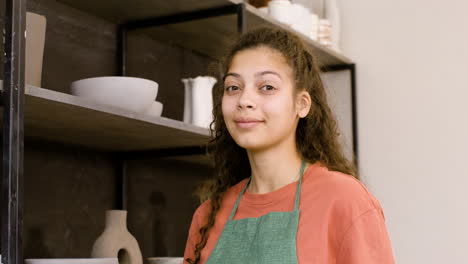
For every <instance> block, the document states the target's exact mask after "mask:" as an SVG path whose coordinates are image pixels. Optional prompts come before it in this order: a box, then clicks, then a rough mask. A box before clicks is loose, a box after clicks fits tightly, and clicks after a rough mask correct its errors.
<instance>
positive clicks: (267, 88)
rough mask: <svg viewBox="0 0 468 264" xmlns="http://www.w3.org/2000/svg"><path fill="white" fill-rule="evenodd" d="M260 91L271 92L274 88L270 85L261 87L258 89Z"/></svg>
mask: <svg viewBox="0 0 468 264" xmlns="http://www.w3.org/2000/svg"><path fill="white" fill-rule="evenodd" d="M260 89H261V90H264V91H273V90H275V87H273V86H271V85H264V86H262V87H260Z"/></svg>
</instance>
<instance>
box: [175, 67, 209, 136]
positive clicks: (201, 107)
mask: <svg viewBox="0 0 468 264" xmlns="http://www.w3.org/2000/svg"><path fill="white" fill-rule="evenodd" d="M182 82H183V83H184V85H185V91H186V93H185V100H184V101H185V104H184V122H187V123H191V124H193V125H196V126H200V127H204V128H209V126H210V123H211V122H212V121H213V96H212V90H213V86H214V85H215V84H216V82H217V80H216V78H214V77H211V76H197V77H195V78H186V79H182Z"/></svg>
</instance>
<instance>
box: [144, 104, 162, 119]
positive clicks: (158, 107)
mask: <svg viewBox="0 0 468 264" xmlns="http://www.w3.org/2000/svg"><path fill="white" fill-rule="evenodd" d="M162 111H163V104H162V103H161V102H158V101H155V102H153V104H151V106H150V107H149V108H148V110H146V114H147V115H150V116H161V114H162Z"/></svg>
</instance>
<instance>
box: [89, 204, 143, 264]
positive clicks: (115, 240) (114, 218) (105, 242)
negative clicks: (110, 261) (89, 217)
mask: <svg viewBox="0 0 468 264" xmlns="http://www.w3.org/2000/svg"><path fill="white" fill-rule="evenodd" d="M91 257H92V258H118V259H119V263H120V264H142V263H143V257H142V255H141V251H140V247H139V246H138V242H137V241H136V239H135V238H134V237H133V236H132V234H130V232H128V229H127V211H123V210H108V211H106V227H105V229H104V232H103V233H102V234H101V236H99V237H98V239H97V240H96V242H94V245H93V249H92V252H91Z"/></svg>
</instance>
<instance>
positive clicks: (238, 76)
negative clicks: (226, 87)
mask: <svg viewBox="0 0 468 264" xmlns="http://www.w3.org/2000/svg"><path fill="white" fill-rule="evenodd" d="M228 76H233V77H236V78H241V76H240V74H238V73H235V72H228V73H226V75H224V77H223V81H224V80H226V78H227V77H228Z"/></svg>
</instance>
